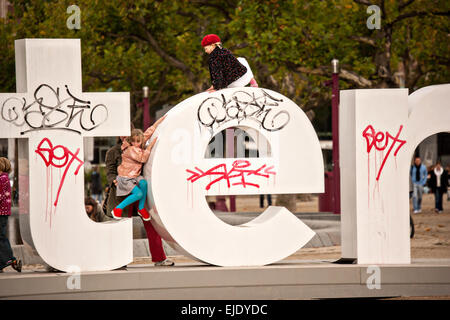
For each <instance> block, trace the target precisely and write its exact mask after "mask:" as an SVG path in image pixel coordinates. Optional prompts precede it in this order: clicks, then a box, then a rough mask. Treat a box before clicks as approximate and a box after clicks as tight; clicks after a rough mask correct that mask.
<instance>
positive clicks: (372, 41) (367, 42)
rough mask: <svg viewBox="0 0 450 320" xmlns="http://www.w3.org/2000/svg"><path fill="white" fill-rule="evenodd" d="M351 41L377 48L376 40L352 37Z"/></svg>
mask: <svg viewBox="0 0 450 320" xmlns="http://www.w3.org/2000/svg"><path fill="white" fill-rule="evenodd" d="M350 39H352V40H356V41H358V42H362V43H365V44H368V45H370V46H372V47H376V44H375V40H373V39H370V38H367V37H359V36H351V37H350Z"/></svg>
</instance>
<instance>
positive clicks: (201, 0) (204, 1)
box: [191, 0, 232, 21]
mask: <svg viewBox="0 0 450 320" xmlns="http://www.w3.org/2000/svg"><path fill="white" fill-rule="evenodd" d="M191 2H193V3H195V4H198V5H199V7H211V8H215V9H217V10H218V11H220V12H222V14H223V15H224V16H225V18H226V19H227V21H231V20H232V19H231V17H230V13H229V12H228V11H227V10H226V9H225V7H224V5H223V4H217V3H211V1H209V0H191Z"/></svg>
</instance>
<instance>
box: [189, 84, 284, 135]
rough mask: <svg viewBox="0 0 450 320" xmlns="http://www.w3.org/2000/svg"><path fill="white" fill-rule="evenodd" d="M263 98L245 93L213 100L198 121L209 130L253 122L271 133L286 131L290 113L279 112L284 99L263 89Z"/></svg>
mask: <svg viewBox="0 0 450 320" xmlns="http://www.w3.org/2000/svg"><path fill="white" fill-rule="evenodd" d="M261 93H262V94H261V95H259V96H256V94H255V93H252V94H250V93H248V92H245V91H236V92H234V93H233V94H232V95H231V98H230V99H229V100H227V99H226V98H225V96H224V95H223V94H222V95H221V97H222V98H217V97H210V98H207V99H205V100H203V102H202V103H201V104H200V106H199V107H198V110H197V118H198V121H199V122H200V123H201V124H202V125H203V126H205V127H211V128H212V127H213V126H214V125H215V124H216V125H217V126H221V125H223V124H225V123H227V122H228V121H231V120H237V121H238V123H240V122H241V121H242V120H247V119H250V120H253V121H255V122H257V123H258V124H259V125H260V126H261V127H262V128H263V129H265V130H267V131H277V130H281V129H283V128H284V127H285V126H286V125H287V124H288V123H289V119H290V116H289V113H288V112H287V111H286V110H278V109H277V108H274V107H278V106H279V102H283V99H279V98H275V97H273V96H271V95H270V94H268V93H267V92H266V91H264V90H262V89H261Z"/></svg>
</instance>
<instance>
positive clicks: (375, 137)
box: [362, 125, 406, 181]
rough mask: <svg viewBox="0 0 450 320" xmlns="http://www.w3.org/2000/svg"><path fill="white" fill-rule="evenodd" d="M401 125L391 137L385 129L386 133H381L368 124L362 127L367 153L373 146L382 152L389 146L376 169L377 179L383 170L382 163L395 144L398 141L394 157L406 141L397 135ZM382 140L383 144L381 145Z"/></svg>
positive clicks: (400, 130)
mask: <svg viewBox="0 0 450 320" xmlns="http://www.w3.org/2000/svg"><path fill="white" fill-rule="evenodd" d="M402 129H403V126H402V125H400V128H399V129H398V132H397V135H396V136H395V137H393V136H392V135H391V134H390V133H389V132H387V131H386V133H383V132H381V131H378V132H376V131H375V129H374V128H373V127H372V126H371V125H368V126H367V127H366V129H364V131H363V133H362V136H363V137H364V138H365V139H366V143H367V154H369V153H370V151H371V150H372V148H373V147H375V149H376V150H378V151H382V152H384V150H386V148H388V147H389V149H388V151H387V153H386V154H385V155H384V158H383V161H382V162H381V166H380V169H379V170H378V174H377V178H376V180H377V181H378V180H379V179H380V175H381V172H382V171H383V168H384V165H385V163H386V160H387V159H388V158H389V155H390V154H391V151H392V149H393V148H394V146H395V144H396V143H398V146H397V149H396V150H395V152H394V157H396V156H397V153H398V151H399V150H400V148H401V147H403V145H404V144H405V143H406V140H401V139H399V138H398V137H399V136H400V133H401V132H402ZM383 142H384V145H383Z"/></svg>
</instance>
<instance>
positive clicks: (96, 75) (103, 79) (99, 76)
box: [88, 71, 122, 84]
mask: <svg viewBox="0 0 450 320" xmlns="http://www.w3.org/2000/svg"><path fill="white" fill-rule="evenodd" d="M88 75H89V76H91V77H93V78H96V79H98V80H100V82H101V83H103V84H108V83H110V82H112V81H114V80H121V79H122V77H117V76H116V77H114V76H110V77H108V76H106V75H104V74H103V73H101V72H97V71H91V72H90V73H88Z"/></svg>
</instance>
